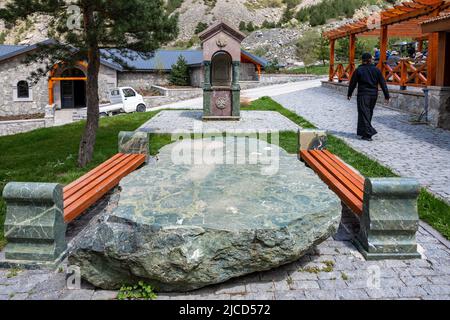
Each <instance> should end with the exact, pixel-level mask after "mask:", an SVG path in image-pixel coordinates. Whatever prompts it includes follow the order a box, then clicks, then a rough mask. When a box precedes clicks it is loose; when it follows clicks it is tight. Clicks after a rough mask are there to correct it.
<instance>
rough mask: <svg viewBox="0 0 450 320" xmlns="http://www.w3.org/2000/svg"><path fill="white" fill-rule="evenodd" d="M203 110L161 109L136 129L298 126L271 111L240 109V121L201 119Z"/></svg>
mask: <svg viewBox="0 0 450 320" xmlns="http://www.w3.org/2000/svg"><path fill="white" fill-rule="evenodd" d="M202 116H203V112H202V111H193V110H184V111H178V110H170V111H162V112H160V113H159V114H157V115H156V116H154V117H153V118H152V119H150V120H149V121H148V122H146V123H145V124H143V125H142V126H141V127H140V128H139V129H138V130H139V131H144V132H156V133H172V132H180V131H185V132H194V131H196V132H208V131H211V130H213V131H214V132H217V131H220V132H221V131H225V130H255V131H268V130H270V131H273V130H279V131H281V130H283V131H288V130H289V131H297V130H298V129H299V127H298V126H297V125H296V124H295V123H294V122H292V121H290V120H289V119H288V118H286V117H284V116H282V115H281V114H279V113H278V112H273V111H242V112H241V120H240V121H208V122H203V121H202Z"/></svg>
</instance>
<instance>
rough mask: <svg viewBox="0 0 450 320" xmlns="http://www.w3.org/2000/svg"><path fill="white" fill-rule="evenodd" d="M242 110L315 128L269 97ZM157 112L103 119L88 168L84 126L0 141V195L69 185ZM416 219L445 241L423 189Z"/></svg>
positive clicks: (292, 141) (289, 137) (440, 206)
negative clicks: (82, 161) (26, 186)
mask: <svg viewBox="0 0 450 320" xmlns="http://www.w3.org/2000/svg"><path fill="white" fill-rule="evenodd" d="M243 110H266V111H277V112H279V113H281V114H282V115H284V116H286V117H287V118H289V119H291V120H292V121H293V122H295V123H297V124H298V125H299V126H301V127H303V128H314V126H313V125H312V124H311V123H309V122H308V121H307V120H305V119H303V118H302V117H300V116H298V115H297V114H295V113H293V112H291V111H289V110H287V109H285V108H283V107H282V106H281V105H279V104H278V103H276V102H275V101H273V100H272V99H270V98H261V99H259V100H257V101H254V102H253V103H252V104H251V105H250V106H249V107H244V108H243ZM156 113H157V112H148V113H136V114H131V115H122V116H117V117H112V118H102V119H101V120H100V128H99V131H98V138H97V145H96V149H95V150H96V152H95V155H94V161H93V162H92V163H91V164H90V165H89V167H88V168H85V169H80V168H78V167H77V165H76V159H77V154H78V144H79V140H80V136H81V133H82V130H83V126H84V122H81V123H74V124H70V125H66V126H63V127H55V128H46V129H39V130H35V131H32V132H28V133H23V134H18V135H14V136H8V137H0V150H2V152H1V154H0V194H1V192H2V191H3V188H4V186H5V185H6V183H8V182H10V181H19V182H58V183H61V184H68V183H70V182H71V181H73V180H75V179H76V178H78V177H80V176H81V175H83V174H84V173H86V172H87V171H89V170H90V169H92V168H93V167H95V166H97V165H98V164H100V163H101V162H103V161H105V160H106V159H108V158H109V157H111V156H112V155H114V154H115V153H117V135H118V133H119V131H132V130H135V129H136V128H138V127H139V126H140V125H141V124H143V123H144V122H145V121H147V120H148V119H150V118H151V117H153V116H154V115H155V114H156ZM328 141H329V149H330V151H331V152H333V153H335V154H336V155H338V156H339V157H341V158H342V159H343V160H344V161H346V162H347V163H348V164H350V165H352V166H353V167H355V168H356V169H358V170H359V171H360V172H361V173H362V174H363V175H364V176H367V177H393V176H395V174H394V173H393V172H392V171H391V170H389V169H388V168H386V167H384V166H382V165H380V164H378V163H377V162H376V161H373V160H371V159H369V158H368V157H366V156H365V155H363V154H361V153H359V152H357V151H355V150H353V149H352V148H351V147H350V146H348V145H347V144H346V143H345V142H343V141H342V140H341V139H339V138H336V137H334V136H329V140H328ZM170 142H171V136H170V135H157V134H152V135H151V136H150V152H151V154H153V155H155V154H157V153H158V150H159V149H160V148H161V147H162V146H164V145H166V144H169V143H170ZM280 144H281V147H282V148H284V149H285V150H286V151H287V152H289V153H296V152H297V150H296V149H297V134H296V133H294V132H281V133H280ZM5 211H6V208H5V203H4V201H3V200H2V199H1V198H0V248H1V247H2V245H4V244H5V241H4V238H3V224H4V218H5ZM419 213H420V217H421V218H422V219H423V220H424V221H427V222H428V223H429V224H431V225H432V226H433V227H434V228H435V229H436V230H438V231H439V232H441V233H442V234H443V235H444V236H445V237H447V238H448V239H450V206H449V205H447V204H446V203H445V202H443V201H441V200H439V199H437V198H436V197H434V196H433V195H431V194H430V193H429V192H427V191H425V190H422V192H421V195H420V198H419Z"/></svg>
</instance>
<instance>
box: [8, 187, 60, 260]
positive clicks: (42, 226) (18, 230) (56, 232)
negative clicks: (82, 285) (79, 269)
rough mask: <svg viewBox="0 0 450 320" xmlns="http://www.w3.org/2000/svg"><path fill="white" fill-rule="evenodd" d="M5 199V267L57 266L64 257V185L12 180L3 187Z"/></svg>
mask: <svg viewBox="0 0 450 320" xmlns="http://www.w3.org/2000/svg"><path fill="white" fill-rule="evenodd" d="M3 198H4V200H5V202H6V220H5V237H6V240H7V241H8V244H7V245H6V248H5V261H2V262H1V265H3V266H4V267H16V266H20V267H25V268H39V267H41V266H49V267H54V266H56V265H57V264H58V263H59V262H60V261H61V259H62V258H64V256H65V253H66V249H67V243H66V239H65V235H66V224H65V223H64V211H63V210H64V208H63V188H62V186H61V185H59V184H55V183H17V182H11V183H8V184H7V185H6V186H5V189H4V190H3Z"/></svg>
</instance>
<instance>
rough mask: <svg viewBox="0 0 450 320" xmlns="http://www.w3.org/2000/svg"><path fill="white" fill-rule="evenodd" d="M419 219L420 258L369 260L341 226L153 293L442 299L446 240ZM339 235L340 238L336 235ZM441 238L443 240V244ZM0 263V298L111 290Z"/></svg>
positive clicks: (449, 256) (448, 253)
mask: <svg viewBox="0 0 450 320" xmlns="http://www.w3.org/2000/svg"><path fill="white" fill-rule="evenodd" d="M429 229H430V227H428V226H426V225H422V226H421V227H420V230H419V233H418V242H419V243H420V251H421V253H422V254H423V259H416V260H404V261H396V260H386V261H379V262H368V261H365V260H364V259H363V257H362V256H361V254H360V253H359V252H358V251H357V250H356V249H355V247H354V246H353V245H352V244H351V242H349V241H347V240H345V239H346V238H347V239H348V237H347V235H346V234H345V232H344V231H342V229H341V232H339V233H338V236H336V237H334V238H336V239H334V238H330V239H328V240H326V241H325V242H323V243H322V244H320V245H318V246H317V247H316V248H315V249H314V250H313V251H312V252H310V253H309V254H307V255H306V256H304V257H303V258H302V259H300V260H298V261H296V262H294V263H291V264H288V265H285V266H282V267H280V268H278V269H275V270H272V271H268V272H262V273H256V274H252V275H249V276H245V277H241V278H238V279H233V280H230V281H228V282H226V283H224V284H220V285H214V286H210V287H207V288H204V289H201V290H196V291H193V292H190V293H187V294H186V293H170V294H167V293H166V294H165V293H159V297H158V299H164V300H167V299H169V300H172V299H173V300H179V299H186V300H190V299H195V300H234V299H246V300H266V299H269V300H274V299H276V300H290V299H294V300H302V299H308V300H329V299H352V300H361V299H363V300H364V299H446V300H450V249H449V247H448V245H449V244H448V242H446V241H445V240H444V239H442V238H441V237H439V236H435V235H433V234H434V232H433V231H432V230H431V233H430V231H429ZM337 239H343V240H337ZM445 243H446V245H447V246H446V245H445ZM66 268H67V266H66V265H65V264H63V268H61V269H59V270H56V271H54V272H49V271H46V270H35V271H28V270H2V269H0V300H16V299H19V300H22V299H30V300H45V299H50V300H53V299H62V300H107V299H114V298H115V297H116V295H117V292H115V291H104V290H96V289H95V288H93V287H91V286H90V285H88V284H84V283H83V284H82V286H81V289H79V290H68V289H67V287H66V280H65V279H66V275H65V271H64V270H65V269H66Z"/></svg>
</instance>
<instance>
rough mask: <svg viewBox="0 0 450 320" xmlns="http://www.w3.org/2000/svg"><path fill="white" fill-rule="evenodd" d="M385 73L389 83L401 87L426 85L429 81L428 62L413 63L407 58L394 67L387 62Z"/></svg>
mask: <svg viewBox="0 0 450 320" xmlns="http://www.w3.org/2000/svg"><path fill="white" fill-rule="evenodd" d="M383 75H384V78H385V79H386V82H387V83H388V84H391V85H399V86H401V87H407V86H415V87H425V86H427V82H428V81H427V64H426V63H424V64H422V65H413V64H412V63H411V62H410V61H408V60H406V59H401V60H400V61H399V63H398V65H397V66H395V67H394V68H392V67H390V66H389V65H388V64H387V63H385V64H384V69H383Z"/></svg>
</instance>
